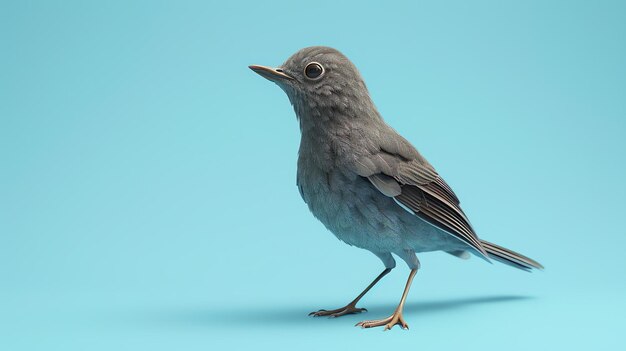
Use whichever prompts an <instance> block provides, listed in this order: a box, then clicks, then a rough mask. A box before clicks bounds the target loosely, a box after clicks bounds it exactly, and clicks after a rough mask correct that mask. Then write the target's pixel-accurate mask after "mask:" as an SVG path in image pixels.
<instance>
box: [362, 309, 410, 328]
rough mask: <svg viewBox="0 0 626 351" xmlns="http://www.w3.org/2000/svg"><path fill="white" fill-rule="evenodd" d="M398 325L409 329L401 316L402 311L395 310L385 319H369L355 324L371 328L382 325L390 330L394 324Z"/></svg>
mask: <svg viewBox="0 0 626 351" xmlns="http://www.w3.org/2000/svg"><path fill="white" fill-rule="evenodd" d="M396 324H398V325H400V327H401V328H402V329H409V325H408V324H407V323H406V321H405V320H404V317H402V312H400V311H395V312H394V313H393V314H392V315H391V316H389V317H387V318H385V319H377V320H371V321H362V322H359V323H357V324H356V325H355V327H358V326H360V327H361V328H373V327H382V326H383V325H384V326H385V330H390V329H391V328H393V326H394V325H396Z"/></svg>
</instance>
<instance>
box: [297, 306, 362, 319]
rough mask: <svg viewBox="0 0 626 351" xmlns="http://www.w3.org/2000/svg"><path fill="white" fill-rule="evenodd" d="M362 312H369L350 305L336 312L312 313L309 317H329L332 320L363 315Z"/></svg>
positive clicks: (320, 311) (322, 311) (321, 311)
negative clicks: (357, 314)
mask: <svg viewBox="0 0 626 351" xmlns="http://www.w3.org/2000/svg"><path fill="white" fill-rule="evenodd" d="M361 312H367V310H366V309H365V308H358V307H356V305H355V304H354V303H350V304H348V305H347V306H345V307H342V308H338V309H336V310H329V311H327V310H319V311H316V312H311V313H309V316H313V317H321V316H329V317H331V318H335V317H341V316H344V315H346V314H353V313H361Z"/></svg>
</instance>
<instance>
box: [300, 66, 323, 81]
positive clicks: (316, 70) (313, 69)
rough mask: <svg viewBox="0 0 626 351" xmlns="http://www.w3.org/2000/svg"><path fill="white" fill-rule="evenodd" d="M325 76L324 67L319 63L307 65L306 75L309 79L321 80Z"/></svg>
mask: <svg viewBox="0 0 626 351" xmlns="http://www.w3.org/2000/svg"><path fill="white" fill-rule="evenodd" d="M323 74H324V67H322V65H320V64H319V63H317V62H311V63H309V64H308V65H306V68H305V69H304V75H305V76H306V77H307V78H309V79H314V80H315V79H320V78H321V77H322V75H323Z"/></svg>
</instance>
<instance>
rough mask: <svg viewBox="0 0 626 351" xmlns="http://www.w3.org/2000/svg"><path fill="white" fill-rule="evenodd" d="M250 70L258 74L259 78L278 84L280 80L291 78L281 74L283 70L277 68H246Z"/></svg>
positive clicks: (254, 66) (283, 73) (255, 66)
mask: <svg viewBox="0 0 626 351" xmlns="http://www.w3.org/2000/svg"><path fill="white" fill-rule="evenodd" d="M248 67H250V69H251V70H253V71H255V72H256V73H258V74H259V75H260V76H261V77H263V78H265V79H268V80H271V81H272V82H278V81H280V80H292V79H293V77H292V76H290V75H288V74H286V73H285V72H283V70H282V69H281V68H280V67H278V68H272V67H266V66H257V65H252V66H248Z"/></svg>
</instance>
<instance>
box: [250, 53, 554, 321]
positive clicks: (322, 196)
mask: <svg viewBox="0 0 626 351" xmlns="http://www.w3.org/2000/svg"><path fill="white" fill-rule="evenodd" d="M250 69H252V70H253V71H254V72H256V73H258V74H260V75H261V76H263V77H264V78H267V79H269V80H270V81H272V82H274V83H276V84H277V85H278V86H279V87H281V88H282V89H283V90H284V91H285V93H287V96H288V97H289V101H290V102H291V104H292V105H293V108H294V110H295V113H296V116H297V118H298V121H299V124H300V131H301V140H300V149H299V152H298V171H297V186H298V189H299V191H300V195H301V196H302V199H303V200H304V202H306V204H307V205H308V207H309V209H310V210H311V212H312V213H313V215H314V216H315V217H316V218H317V219H319V220H320V221H321V222H322V223H323V224H324V225H325V226H326V228H328V229H329V230H330V231H331V232H332V233H333V234H334V235H335V236H336V237H337V238H339V240H341V241H343V242H345V243H347V244H349V245H353V246H356V247H360V248H362V249H366V250H369V251H371V252H372V253H373V254H374V255H376V256H378V258H380V259H381V260H382V261H383V263H384V265H385V270H383V272H382V273H380V275H378V277H376V279H374V281H373V282H372V283H371V284H370V285H369V286H367V287H366V288H365V290H364V291H363V292H362V293H361V294H359V295H358V296H357V297H356V298H355V299H354V300H353V301H352V302H350V303H348V304H347V305H346V306H345V307H342V308H338V309H334V310H319V311H317V312H311V314H310V315H313V316H331V317H338V316H342V315H345V314H350V313H359V312H363V311H365V309H363V308H358V307H356V304H357V302H358V301H359V300H360V299H361V298H362V297H363V296H364V295H365V294H366V293H367V292H368V291H369V290H370V289H371V288H372V287H373V286H374V285H375V284H376V283H377V282H378V281H379V280H380V279H381V278H382V277H384V276H385V275H386V274H387V273H389V272H390V271H391V270H392V269H393V268H394V267H395V266H396V262H395V260H394V258H393V256H392V254H394V255H396V256H397V257H400V258H402V259H403V260H404V261H405V262H406V264H407V265H408V266H409V268H410V269H411V273H410V274H409V278H408V280H407V283H406V287H405V288H404V292H403V294H402V298H401V299H400V303H399V305H398V307H397V308H396V310H395V311H394V312H393V313H392V314H391V316H389V317H387V318H383V319H378V320H367V321H362V322H359V323H357V326H361V327H363V328H370V327H377V326H385V330H388V329H391V328H392V327H393V326H394V325H396V324H399V325H400V326H401V327H402V328H403V329H408V325H407V323H406V321H405V320H404V318H403V316H402V310H403V307H404V302H405V300H406V297H407V294H408V292H409V288H410V286H411V282H412V281H413V277H414V276H415V273H416V272H417V270H418V269H419V267H420V263H419V260H418V259H417V256H416V255H415V254H416V253H417V252H427V251H445V252H447V253H450V254H452V255H454V256H457V257H460V258H468V257H469V256H470V255H469V254H470V253H472V254H474V255H476V256H478V257H480V258H483V259H485V260H486V261H488V262H490V259H493V260H496V261H500V262H502V263H505V264H508V265H510V266H513V267H515V268H519V269H522V270H525V271H530V270H531V269H533V268H536V269H542V268H543V267H542V266H541V264H539V263H538V262H536V261H534V260H532V259H530V258H528V257H526V256H523V255H521V254H519V253H517V252H513V251H511V250H508V249H506V248H504V247H501V246H498V245H495V244H492V243H490V242H487V241H485V240H481V239H479V238H478V236H477V235H476V233H475V232H474V229H473V228H472V225H471V224H470V222H469V220H468V219H467V217H466V216H465V213H463V210H462V209H461V207H460V206H459V199H458V198H457V196H456V195H455V194H454V192H453V191H452V189H451V188H450V186H449V185H448V184H447V183H446V182H445V181H444V180H443V178H442V177H441V176H440V175H439V174H438V173H437V171H435V169H434V168H433V166H431V164H430V163H428V161H426V159H425V158H424V157H423V156H422V155H421V154H420V153H419V152H418V151H417V150H416V149H415V148H414V147H413V146H412V145H411V143H409V142H408V141H407V140H406V139H404V138H403V137H402V136H401V135H400V134H398V133H397V132H396V131H395V130H393V129H392V128H391V127H390V126H389V125H387V123H385V121H384V120H383V119H382V117H381V116H380V114H379V113H378V111H377V109H376V107H375V106H374V103H373V102H372V100H371V98H370V95H369V92H368V90H367V87H366V86H365V82H364V81H363V78H362V77H361V75H360V73H359V71H358V70H357V69H356V67H355V66H354V65H353V64H352V62H350V61H349V60H348V59H347V58H346V57H345V56H344V55H343V54H341V53H340V52H339V51H337V50H335V49H333V48H329V47H323V46H314V47H308V48H305V49H302V50H300V51H298V52H296V53H295V54H294V55H292V56H291V57H290V58H289V59H287V61H286V62H285V63H284V64H283V65H282V66H281V67H278V68H271V67H266V66H257V65H253V66H250Z"/></svg>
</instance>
